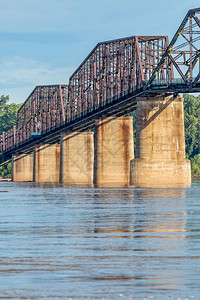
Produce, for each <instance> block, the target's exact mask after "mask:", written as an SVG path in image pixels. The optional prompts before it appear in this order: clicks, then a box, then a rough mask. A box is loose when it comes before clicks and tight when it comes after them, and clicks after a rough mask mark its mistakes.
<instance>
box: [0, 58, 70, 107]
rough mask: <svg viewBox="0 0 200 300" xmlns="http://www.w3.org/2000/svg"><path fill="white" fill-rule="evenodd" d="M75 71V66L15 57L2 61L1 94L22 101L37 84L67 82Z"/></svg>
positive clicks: (0, 70)
mask: <svg viewBox="0 0 200 300" xmlns="http://www.w3.org/2000/svg"><path fill="white" fill-rule="evenodd" d="M73 71H74V68H73V69H72V68H60V67H59V68H53V67H51V66H50V65H48V64H46V63H43V62H39V61H34V60H32V59H30V60H29V59H24V58H22V57H14V58H13V59H10V60H5V61H3V62H2V63H0V94H1V95H2V94H4V95H10V98H11V100H12V101H18V99H19V101H20V102H22V101H24V100H25V99H26V98H27V97H28V95H29V94H30V93H31V91H32V90H31V89H34V87H35V86H36V85H46V84H67V83H68V79H69V76H70V75H71V74H72V73H73ZM29 89H30V90H29ZM28 90H29V92H28V94H27V91H28Z"/></svg>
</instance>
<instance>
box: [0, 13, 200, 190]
mask: <svg viewBox="0 0 200 300" xmlns="http://www.w3.org/2000/svg"><path fill="white" fill-rule="evenodd" d="M199 14H200V8H197V9H191V10H189V11H188V13H187V14H186V16H185V18H184V19H183V21H182V23H181V24H180V26H179V28H178V30H177V32H176V33H175V35H174V37H173V38H172V40H171V42H170V43H169V40H168V37H167V36H131V37H127V38H122V39H117V40H112V41H106V42H102V43H99V44H97V45H96V47H95V48H94V49H93V50H92V51H91V52H90V54H89V55H88V56H87V57H86V59H85V60H84V61H83V62H82V64H81V65H80V66H79V67H78V68H77V70H76V71H75V72H74V73H73V74H72V75H71V77H70V79H69V83H68V84H64V85H63V84H59V85H51V86H37V87H36V88H35V89H34V90H33V92H32V93H31V94H30V96H29V97H28V98H27V100H26V101H25V102H24V103H23V105H22V106H21V108H20V109H19V111H18V117H17V124H16V125H15V126H14V127H13V128H12V129H10V130H9V131H7V132H3V133H2V135H1V136H0V152H2V153H3V154H4V156H5V158H7V159H9V158H11V157H12V162H13V172H12V173H13V180H14V181H34V182H55V183H56V182H60V183H65V184H87V185H90V184H97V185H107V186H108V185H111V186H112V185H113V186H116V185H118V184H120V185H125V186H126V185H129V184H133V185H135V186H137V187H184V186H188V185H190V183H191V174H190V162H189V160H187V159H186V157H185V137H184V113H183V98H182V97H180V96H179V94H180V93H186V92H187V93H195V92H200V19H199ZM134 110H136V141H135V143H136V145H135V147H136V149H135V157H134V146H133V119H132V117H131V116H130V115H131V113H132V112H133V111H134Z"/></svg>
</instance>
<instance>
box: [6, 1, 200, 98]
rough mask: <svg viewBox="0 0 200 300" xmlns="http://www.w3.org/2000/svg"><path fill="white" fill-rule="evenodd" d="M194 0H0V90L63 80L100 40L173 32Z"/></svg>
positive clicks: (13, 91)
mask: <svg viewBox="0 0 200 300" xmlns="http://www.w3.org/2000/svg"><path fill="white" fill-rule="evenodd" d="M199 6H200V2H199V0H168V1H163V0H141V1H139V0H6V1H5V0H0V7H1V10H0V95H3V94H4V95H9V96H10V102H16V103H19V102H24V101H25V100H26V98H27V97H28V96H29V94H30V93H31V91H32V90H33V89H34V87H35V86H36V85H43V84H58V83H63V84H66V83H68V79H69V76H70V75H71V74H72V73H73V71H74V70H75V69H76V68H77V67H78V66H79V64H80V63H81V62H82V61H83V60H84V58H85V57H86V56H87V54H88V53H89V52H90V51H91V50H92V48H93V47H94V46H95V45H96V44H97V43H98V42H100V41H104V40H110V39H115V38H120V37H126V36H131V35H168V36H169V38H170V40H171V38H172V36H173V35H174V34H175V31H176V30H177V28H178V26H179V24H180V22H181V21H182V19H183V18H184V16H185V14H186V13H187V11H188V10H189V9H191V8H196V7H199Z"/></svg>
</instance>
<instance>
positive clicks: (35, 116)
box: [0, 85, 68, 152]
mask: <svg viewBox="0 0 200 300" xmlns="http://www.w3.org/2000/svg"><path fill="white" fill-rule="evenodd" d="M67 98H68V86H67V85H52V86H37V87H36V88H35V89H34V90H33V92H32V93H31V94H30V96H29V97H28V98H27V100H26V101H25V102H24V104H23V105H22V106H21V108H20V109H19V111H18V115H17V125H16V126H14V128H12V129H11V130H9V131H7V132H4V133H3V134H2V135H1V145H0V147H1V149H0V150H1V152H4V151H5V150H9V149H11V148H12V147H14V146H19V145H20V144H23V143H25V142H26V141H28V140H31V139H32V138H33V137H32V136H31V133H39V134H41V135H42V134H44V133H47V132H50V131H53V130H56V129H57V128H60V127H62V126H64V124H65V118H66V105H67Z"/></svg>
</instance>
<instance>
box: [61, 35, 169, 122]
mask: <svg viewBox="0 0 200 300" xmlns="http://www.w3.org/2000/svg"><path fill="white" fill-rule="evenodd" d="M168 45H169V43H168V37H167V36H133V37H128V38H124V39H118V40H113V41H108V42H103V43H99V44H98V45H97V46H96V47H95V48H94V49H93V51H92V52H91V53H90V54H89V55H88V57H87V58H86V59H85V60H84V62H83V63H82V64H81V65H80V67H79V68H78V69H77V70H76V71H75V72H74V74H73V75H72V76H71V77H70V80H69V103H68V109H67V113H68V115H67V119H74V118H76V117H77V116H79V115H81V114H83V115H84V114H86V113H87V112H88V111H89V112H90V111H92V110H94V109H98V108H99V107H101V106H103V105H105V104H106V103H109V102H112V100H113V99H119V98H120V97H121V96H123V95H124V94H127V93H132V92H133V91H135V90H136V89H140V88H141V87H143V84H144V82H145V81H147V80H149V79H150V78H151V75H152V73H153V71H154V70H155V68H156V66H157V64H158V63H159V61H160V59H161V57H162V56H163V54H164V52H165V50H166V48H167V46H168ZM171 68H173V67H172V66H171ZM162 69H163V70H162V72H160V73H159V74H157V75H156V78H157V79H164V78H165V74H166V71H165V69H166V65H165V64H163V65H162Z"/></svg>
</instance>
